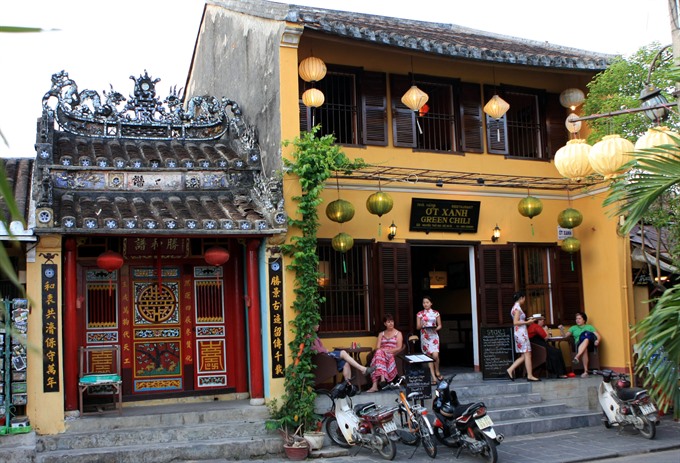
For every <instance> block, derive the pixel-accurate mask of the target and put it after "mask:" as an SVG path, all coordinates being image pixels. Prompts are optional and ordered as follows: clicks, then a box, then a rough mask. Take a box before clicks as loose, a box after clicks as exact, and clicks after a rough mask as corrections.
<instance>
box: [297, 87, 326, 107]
mask: <svg viewBox="0 0 680 463" xmlns="http://www.w3.org/2000/svg"><path fill="white" fill-rule="evenodd" d="M324 101H326V97H325V96H323V92H322V91H321V90H319V89H318V88H310V89H308V90H305V93H303V94H302V103H303V104H304V105H305V106H307V107H310V108H318V107H319V106H321V105H322V104H323V102H324Z"/></svg>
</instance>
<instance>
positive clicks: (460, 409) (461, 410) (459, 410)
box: [453, 403, 472, 418]
mask: <svg viewBox="0 0 680 463" xmlns="http://www.w3.org/2000/svg"><path fill="white" fill-rule="evenodd" d="M470 405H472V403H469V404H460V405H458V406H456V408H454V409H453V417H454V418H458V417H459V416H461V415H462V414H463V413H465V411H466V410H467V409H468V408H469V407H470Z"/></svg>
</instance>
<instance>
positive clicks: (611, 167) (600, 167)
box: [588, 135, 635, 179]
mask: <svg viewBox="0 0 680 463" xmlns="http://www.w3.org/2000/svg"><path fill="white" fill-rule="evenodd" d="M633 150H635V146H634V145H633V143H631V142H630V141H628V140H626V139H625V138H621V136H620V135H606V136H605V137H604V138H602V140H600V141H599V142H597V143H595V144H594V145H593V147H592V148H591V149H590V152H589V153H588V160H589V161H590V165H591V166H592V168H593V170H594V171H595V172H597V173H598V174H600V175H602V176H603V177H604V178H605V179H610V178H612V177H613V176H614V175H616V174H617V173H619V171H621V168H622V167H623V165H624V164H626V163H627V162H628V161H630V160H631V159H633V157H632V156H631V155H630V154H628V153H631V152H632V151H633Z"/></svg>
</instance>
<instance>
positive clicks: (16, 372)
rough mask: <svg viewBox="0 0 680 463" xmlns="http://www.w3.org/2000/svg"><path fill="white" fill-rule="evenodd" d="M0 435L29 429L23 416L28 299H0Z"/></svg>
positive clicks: (24, 406) (25, 401)
mask: <svg viewBox="0 0 680 463" xmlns="http://www.w3.org/2000/svg"><path fill="white" fill-rule="evenodd" d="M0 312H1V314H0V434H16V433H24V432H29V431H30V430H31V427H30V425H29V421H28V418H27V417H26V416H25V413H26V403H27V400H28V396H27V394H26V389H27V385H26V337H27V333H28V301H27V300H26V299H13V300H12V301H0Z"/></svg>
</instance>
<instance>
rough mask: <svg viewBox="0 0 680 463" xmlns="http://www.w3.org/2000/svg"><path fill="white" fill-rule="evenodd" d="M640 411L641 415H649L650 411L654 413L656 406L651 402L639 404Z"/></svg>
mask: <svg viewBox="0 0 680 463" xmlns="http://www.w3.org/2000/svg"><path fill="white" fill-rule="evenodd" d="M640 411H641V412H642V414H643V415H649V414H650V413H654V412H655V411H656V407H655V406H654V405H653V404H643V405H640Z"/></svg>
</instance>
